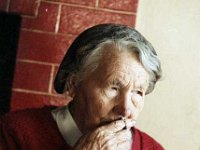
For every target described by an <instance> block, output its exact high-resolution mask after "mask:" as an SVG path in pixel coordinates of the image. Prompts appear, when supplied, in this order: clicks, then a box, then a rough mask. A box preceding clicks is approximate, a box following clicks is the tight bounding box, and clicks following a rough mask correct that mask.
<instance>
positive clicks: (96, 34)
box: [54, 24, 162, 94]
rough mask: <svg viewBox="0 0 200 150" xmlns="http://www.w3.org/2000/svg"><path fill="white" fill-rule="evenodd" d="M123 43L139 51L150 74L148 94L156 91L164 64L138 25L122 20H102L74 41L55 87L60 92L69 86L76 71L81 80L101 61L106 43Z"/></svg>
mask: <svg viewBox="0 0 200 150" xmlns="http://www.w3.org/2000/svg"><path fill="white" fill-rule="evenodd" d="M108 44H109V45H111V46H116V45H118V46H120V47H123V48H125V49H127V50H132V51H133V52H135V53H137V54H138V56H139V60H140V62H141V64H142V65H143V67H144V68H145V69H146V71H147V72H148V73H149V75H150V80H149V87H148V90H147V91H146V94H148V93H150V92H152V91H153V89H154V86H155V84H156V82H157V81H158V80H159V79H160V78H161V76H162V70H161V64H160V61H159V59H158V57H157V54H156V52H155V50H154V48H153V46H152V45H151V44H150V43H149V42H148V41H147V40H146V39H145V38H144V37H143V36H142V35H141V34H140V33H139V32H138V31H136V30H135V29H133V28H131V27H128V26H125V25H118V24H101V25H96V26H94V27H92V28H89V29H87V30H86V31H84V32H83V33H81V34H80V35H79V36H78V37H77V38H76V39H75V41H74V42H73V43H72V45H71V47H70V48H69V50H68V52H67V54H66V55H65V57H64V59H63V61H62V63H61V65H60V68H59V70H58V73H57V76H56V79H55V81H54V87H55V89H56V91H57V92H58V93H63V92H65V91H66V90H68V87H66V82H67V80H68V79H69V77H70V76H71V75H72V74H76V75H78V79H79V80H77V84H78V82H80V81H81V80H82V79H83V78H84V77H85V75H86V73H87V74H88V73H91V72H93V71H94V70H95V69H96V68H97V67H98V65H99V60H100V58H101V57H100V56H101V55H100V53H101V52H102V50H103V49H104V47H105V45H108Z"/></svg>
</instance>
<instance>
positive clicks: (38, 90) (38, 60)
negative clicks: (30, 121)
mask: <svg viewBox="0 0 200 150" xmlns="http://www.w3.org/2000/svg"><path fill="white" fill-rule="evenodd" d="M137 3H138V2H137V0H0V10H1V11H7V12H12V13H17V14H20V15H21V16H22V18H23V19H22V27H21V32H20V39H19V45H18V55H17V64H16V70H15V78H14V85H13V89H12V91H13V94H12V101H11V110H12V111H13V110H17V109H24V108H30V107H42V106H44V105H64V104H65V103H67V100H66V98H64V97H63V96H61V95H57V94H56V93H55V91H54V90H53V80H54V76H55V74H56V71H57V69H58V66H59V63H60V61H61V60H62V57H63V55H64V54H65V52H66V50H67V48H68V46H69V44H70V43H71V42H72V40H73V39H74V38H75V37H76V36H77V34H79V33H80V32H81V31H83V30H84V29H86V28H88V27H90V26H93V25H95V24H98V23H108V22H113V23H121V24H127V25H130V26H134V25H135V18H136V10H137Z"/></svg>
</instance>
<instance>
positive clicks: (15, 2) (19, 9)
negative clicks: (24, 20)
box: [9, 0, 39, 16]
mask: <svg viewBox="0 0 200 150" xmlns="http://www.w3.org/2000/svg"><path fill="white" fill-rule="evenodd" d="M38 5H39V1H38V0H10V6H9V11H10V12H15V13H19V14H23V15H31V16H35V14H36V9H37V7H38Z"/></svg>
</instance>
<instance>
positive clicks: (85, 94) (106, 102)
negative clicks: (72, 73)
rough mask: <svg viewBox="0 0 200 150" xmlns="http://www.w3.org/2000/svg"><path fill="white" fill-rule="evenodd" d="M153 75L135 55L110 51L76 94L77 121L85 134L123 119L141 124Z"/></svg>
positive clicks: (77, 89) (80, 85) (78, 88)
mask: <svg viewBox="0 0 200 150" xmlns="http://www.w3.org/2000/svg"><path fill="white" fill-rule="evenodd" d="M148 80H149V75H148V73H147V72H146V70H145V69H144V68H143V66H142V65H141V64H140V62H139V61H138V59H137V57H136V55H135V54H132V53H130V52H128V51H125V52H116V51H114V50H109V52H108V53H106V54H105V55H104V56H103V57H102V59H101V60H100V65H99V66H98V68H97V69H96V70H95V71H94V72H93V73H91V74H90V75H88V76H87V77H86V78H85V79H84V80H83V81H82V82H81V83H80V84H79V86H78V87H77V88H76V90H75V97H74V101H75V105H74V106H75V107H74V108H75V111H74V112H75V115H74V117H75V121H76V122H77V124H78V126H79V127H80V129H81V130H82V132H85V131H88V130H92V129H94V128H96V127H98V126H100V125H103V124H106V123H108V122H112V121H115V120H117V119H119V118H121V117H125V118H129V119H133V120H137V117H138V115H139V113H140V111H141V110H142V108H143V105H144V97H145V91H146V90H147V88H148Z"/></svg>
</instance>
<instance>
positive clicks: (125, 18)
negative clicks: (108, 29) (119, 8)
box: [59, 6, 135, 35]
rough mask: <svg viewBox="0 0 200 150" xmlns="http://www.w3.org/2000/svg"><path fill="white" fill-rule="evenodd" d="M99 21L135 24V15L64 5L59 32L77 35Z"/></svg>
mask: <svg viewBox="0 0 200 150" xmlns="http://www.w3.org/2000/svg"><path fill="white" fill-rule="evenodd" d="M99 23H120V24H126V25H129V26H134V25H135V15H127V14H118V13H111V12H105V11H100V10H92V9H85V8H77V7H70V6H63V8H62V13H61V21H60V30H59V32H61V33H70V34H75V35H76V34H79V33H80V32H82V31H83V30H85V29H86V28H88V27H91V26H93V25H95V24H99Z"/></svg>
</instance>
